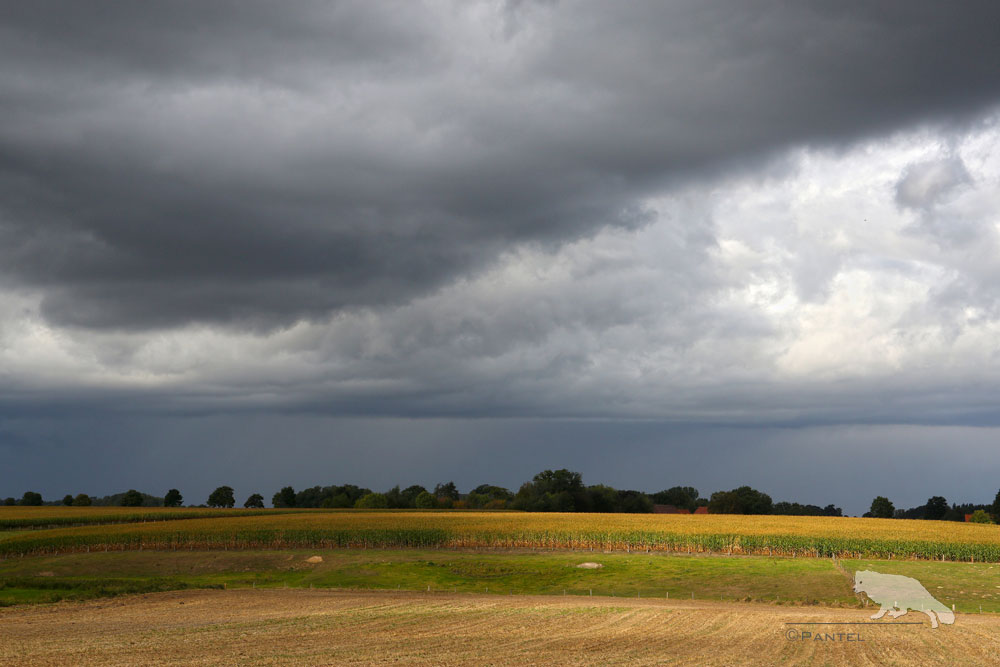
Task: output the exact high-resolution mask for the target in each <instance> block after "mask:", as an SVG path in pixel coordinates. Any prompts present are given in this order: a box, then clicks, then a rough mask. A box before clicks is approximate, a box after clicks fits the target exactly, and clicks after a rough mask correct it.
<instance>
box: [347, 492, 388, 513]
mask: <svg viewBox="0 0 1000 667" xmlns="http://www.w3.org/2000/svg"><path fill="white" fill-rule="evenodd" d="M354 506H355V507H357V508H358V509H370V510H371V509H386V508H387V507H389V499H388V498H386V497H385V494H384V493H369V494H367V495H364V496H361V497H360V498H358V502H356V503H354Z"/></svg>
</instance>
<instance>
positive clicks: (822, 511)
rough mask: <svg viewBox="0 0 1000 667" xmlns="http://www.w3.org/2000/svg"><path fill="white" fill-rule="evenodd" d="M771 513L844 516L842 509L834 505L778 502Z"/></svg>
mask: <svg viewBox="0 0 1000 667" xmlns="http://www.w3.org/2000/svg"><path fill="white" fill-rule="evenodd" d="M772 514H784V515H791V516H844V513H843V510H841V509H840V508H839V507H835V506H834V505H832V504H831V505H827V506H826V507H819V506H818V505H800V504H799V503H789V502H780V503H775V504H774V509H773V510H772Z"/></svg>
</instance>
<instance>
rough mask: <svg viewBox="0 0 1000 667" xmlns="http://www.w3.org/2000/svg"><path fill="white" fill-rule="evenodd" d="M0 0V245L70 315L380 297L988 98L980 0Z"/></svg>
mask: <svg viewBox="0 0 1000 667" xmlns="http://www.w3.org/2000/svg"><path fill="white" fill-rule="evenodd" d="M2 14H3V20H2V21H0V62H2V63H3V64H2V65H0V115H2V118H3V123H2V125H0V275H2V276H3V280H4V281H5V282H7V283H8V284H10V285H19V286H25V287H29V288H37V289H41V290H42V293H43V296H44V300H43V304H42V312H43V314H44V315H45V316H46V317H47V318H48V319H49V320H50V321H52V322H54V323H57V324H71V325H78V326H82V327H86V328H98V329H104V328H126V329H143V328H150V327H154V328H155V327H168V326H173V325H180V324H186V323H190V322H222V323H238V324H249V325H252V326H261V327H271V326H274V325H280V324H288V323H289V322H292V321H294V320H296V319H299V318H303V317H306V318H322V317H324V316H325V315H327V314H329V313H330V312H334V311H337V310H338V309H342V308H344V307H346V306H367V305H380V304H390V303H402V302H405V301H407V300H409V299H412V298H413V297H415V296H417V295H420V294H423V293H427V292H428V291H430V290H433V289H435V288H437V287H439V286H441V285H443V284H445V283H447V282H449V281H451V280H454V279H455V278H456V277H457V276H461V275H463V274H464V273H467V272H470V271H473V270H475V269H477V268H480V267H482V266H484V265H486V264H487V263H489V262H490V261H491V260H493V259H495V258H496V257H497V255H498V254H499V253H500V252H501V251H502V250H504V249H506V248H509V247H510V244H512V243H517V242H523V241H528V242H541V243H545V244H558V243H561V242H563V241H566V240H569V239H573V238H577V237H580V236H583V235H587V234H590V233H592V232H594V231H595V230H597V229H599V228H601V227H603V226H607V225H610V226H625V227H630V228H631V227H636V226H639V225H642V224H644V222H645V221H646V220H647V212H646V211H645V210H644V208H643V205H642V199H643V197H645V196H647V195H650V194H651V193H654V192H657V191H660V190H661V189H662V188H663V187H664V186H665V185H668V184H670V183H675V182H678V181H681V180H683V179H685V178H686V177H688V176H691V175H693V174H699V173H704V172H705V171H706V170H716V169H720V168H724V167H726V166H731V165H733V164H748V161H751V160H755V159H757V158H762V157H765V156H767V155H768V154H770V153H772V152H773V151H775V150H778V149H781V148H783V147H786V146H789V145H791V144H794V143H799V142H811V143H824V144H836V143H838V142H846V141H851V140H854V139H856V138H858V137H861V136H867V135H871V134H873V133H876V132H884V131H887V130H891V129H893V128H897V127H903V126H906V125H909V124H912V123H917V122H933V123H954V122H958V123H960V122H964V121H966V120H967V119H969V118H970V117H971V115H972V114H974V113H975V112H977V111H979V110H981V109H983V108H984V107H985V106H986V105H990V104H993V103H995V102H996V101H997V100H998V99H1000V77H997V76H996V67H995V66H996V63H997V62H998V61H1000V42H998V40H996V38H995V35H996V26H997V25H998V18H1000V7H998V6H997V5H996V4H995V3H985V2H977V3H967V4H964V5H962V6H961V7H960V8H956V7H955V6H950V5H946V4H943V3H936V2H926V3H915V2H908V3H891V4H873V3H856V4H848V3H836V4H830V5H827V6H825V7H817V6H815V5H813V6H806V5H802V4H796V3H780V2H756V3H744V2H741V3H729V4H726V5H723V4H719V3H704V2H691V3H671V4H669V5H664V4H662V3H648V4H647V3H642V4H629V5H627V6H621V5H620V4H613V3H604V2H595V3H569V2H567V3H539V4H536V3H524V2H522V3H508V4H507V5H505V6H500V5H478V4H476V5H473V4H468V3H458V4H457V5H456V6H454V7H447V6H433V5H430V6H429V5H422V4H418V3H413V2H400V3H392V4H390V3H367V2H358V3H303V2H299V3H248V2H239V3H223V2H211V3H206V2H189V3H183V2H175V3H152V4H151V3H134V2H113V3H111V2H109V3H46V2H32V3H16V2H12V3H4V5H3V9H2ZM702 238H703V243H704V244H705V245H706V246H708V245H711V243H712V242H713V241H712V237H711V234H705V235H703V237H702ZM692 288H693V289H695V290H696V289H697V286H692Z"/></svg>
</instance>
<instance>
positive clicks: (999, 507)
mask: <svg viewBox="0 0 1000 667" xmlns="http://www.w3.org/2000/svg"><path fill="white" fill-rule="evenodd" d="M990 514H992V515H993V520H994V521H1000V491H997V495H996V497H995V498H994V499H993V507H992V508H991V509H990Z"/></svg>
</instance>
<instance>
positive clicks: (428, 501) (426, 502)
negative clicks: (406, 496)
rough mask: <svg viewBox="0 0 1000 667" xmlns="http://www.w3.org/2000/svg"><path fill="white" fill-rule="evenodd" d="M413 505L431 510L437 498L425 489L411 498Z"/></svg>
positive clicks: (434, 506) (435, 506) (435, 504)
mask: <svg viewBox="0 0 1000 667" xmlns="http://www.w3.org/2000/svg"><path fill="white" fill-rule="evenodd" d="M413 506H414V507H416V508H418V509H422V510H432V509H436V508H437V498H435V497H434V496H432V495H431V494H430V493H428V492H427V491H423V492H421V493H420V494H418V495H417V497H416V498H414V500H413Z"/></svg>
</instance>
